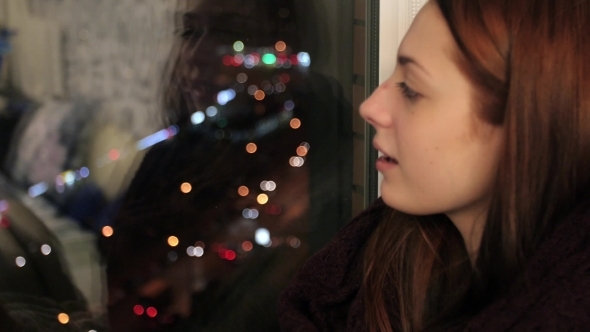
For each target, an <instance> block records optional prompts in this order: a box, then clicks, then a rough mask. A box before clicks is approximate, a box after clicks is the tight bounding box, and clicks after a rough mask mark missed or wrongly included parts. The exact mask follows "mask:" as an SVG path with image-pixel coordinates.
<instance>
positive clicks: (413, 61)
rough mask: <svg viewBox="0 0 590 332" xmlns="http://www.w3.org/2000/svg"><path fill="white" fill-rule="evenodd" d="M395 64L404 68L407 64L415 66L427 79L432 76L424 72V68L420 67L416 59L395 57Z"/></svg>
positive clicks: (404, 56)
mask: <svg viewBox="0 0 590 332" xmlns="http://www.w3.org/2000/svg"><path fill="white" fill-rule="evenodd" d="M397 63H398V64H399V65H400V66H403V67H405V66H406V65H408V64H414V65H416V66H417V67H418V68H420V69H421V70H422V71H423V72H424V73H425V74H426V75H428V76H429V77H432V75H430V73H429V72H428V71H427V70H426V68H424V66H422V65H421V64H420V63H419V62H418V61H416V59H414V58H412V57H410V56H407V55H401V54H400V55H398V57H397Z"/></svg>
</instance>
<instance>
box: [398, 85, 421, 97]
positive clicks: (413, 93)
mask: <svg viewBox="0 0 590 332" xmlns="http://www.w3.org/2000/svg"><path fill="white" fill-rule="evenodd" d="M397 87H398V88H399V89H400V91H401V92H402V95H403V96H404V97H405V98H406V99H409V100H413V99H416V97H418V93H417V92H416V91H414V90H412V89H410V88H409V87H408V85H407V84H406V83H404V82H400V83H397Z"/></svg>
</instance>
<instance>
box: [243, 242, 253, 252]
mask: <svg viewBox="0 0 590 332" xmlns="http://www.w3.org/2000/svg"><path fill="white" fill-rule="evenodd" d="M252 248H254V245H253V244H252V242H250V241H244V243H242V249H244V251H250V250H252Z"/></svg>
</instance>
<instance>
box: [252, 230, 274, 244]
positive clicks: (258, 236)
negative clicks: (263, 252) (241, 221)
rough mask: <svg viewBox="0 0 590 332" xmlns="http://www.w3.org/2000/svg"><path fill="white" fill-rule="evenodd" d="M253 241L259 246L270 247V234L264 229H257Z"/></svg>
mask: <svg viewBox="0 0 590 332" xmlns="http://www.w3.org/2000/svg"><path fill="white" fill-rule="evenodd" d="M254 240H255V241H256V243H258V244H259V245H261V246H268V245H270V232H269V231H268V229H266V228H259V229H257V230H256V233H255V234H254Z"/></svg>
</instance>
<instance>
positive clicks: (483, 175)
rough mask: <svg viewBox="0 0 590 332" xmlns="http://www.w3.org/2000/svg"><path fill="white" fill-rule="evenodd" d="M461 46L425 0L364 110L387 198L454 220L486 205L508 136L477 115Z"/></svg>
mask: <svg viewBox="0 0 590 332" xmlns="http://www.w3.org/2000/svg"><path fill="white" fill-rule="evenodd" d="M456 49H457V46H456V43H455V41H454V39H453V37H452V34H451V32H450V31H449V28H448V26H447V24H446V22H445V20H444V17H443V16H442V13H441V12H440V10H439V8H438V7H437V5H436V4H435V3H432V2H430V3H428V4H426V5H425V7H424V8H423V9H422V10H421V12H420V13H419V15H418V16H417V17H416V19H415V21H414V23H413V24H412V26H411V28H410V30H409V31H408V33H407V35H406V37H405V39H404V40H403V42H402V44H401V46H400V48H399V54H398V59H397V67H396V69H395V71H394V73H393V75H392V76H391V77H390V78H389V79H388V80H387V81H386V82H385V83H384V84H382V85H381V86H380V87H379V88H378V89H377V90H376V91H375V93H374V94H373V95H372V96H371V97H370V98H369V99H368V100H367V101H365V103H364V104H363V105H362V106H361V110H360V113H361V116H362V117H363V118H364V119H365V120H366V121H367V122H369V123H370V124H371V125H372V126H373V127H375V129H376V136H375V138H374V141H373V142H374V145H375V148H376V149H377V150H379V152H381V153H382V154H383V155H384V157H381V158H379V160H378V161H377V165H376V167H377V169H378V170H379V171H380V172H381V173H382V174H383V182H382V183H381V194H382V197H383V200H384V201H385V203H386V204H388V205H389V206H391V207H393V208H395V209H397V210H400V211H402V212H406V213H410V214H415V215H427V214H436V213H445V214H447V215H448V216H449V217H450V218H451V219H453V221H455V220H454V218H455V217H457V218H459V217H460V216H463V215H464V216H470V217H471V216H475V217H477V214H483V213H485V211H487V208H488V205H489V198H490V194H491V190H492V185H493V182H494V179H495V175H496V170H497V165H498V159H499V155H500V152H501V146H502V142H503V128H502V127H494V126H492V125H489V124H487V123H485V122H483V121H482V120H481V119H480V118H479V117H478V113H477V112H478V110H477V109H475V108H474V106H473V105H474V101H473V88H472V85H471V83H470V82H469V81H468V80H467V78H466V77H465V76H464V75H463V73H462V72H461V71H460V70H459V68H458V67H457V65H456V64H455V62H454V58H453V54H454V53H453V52H455V50H456ZM392 61H393V59H392Z"/></svg>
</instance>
